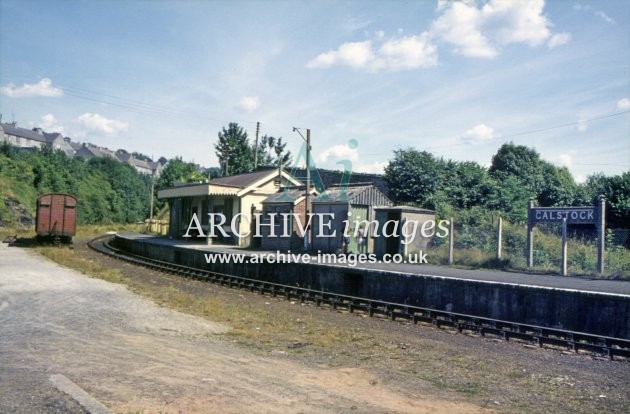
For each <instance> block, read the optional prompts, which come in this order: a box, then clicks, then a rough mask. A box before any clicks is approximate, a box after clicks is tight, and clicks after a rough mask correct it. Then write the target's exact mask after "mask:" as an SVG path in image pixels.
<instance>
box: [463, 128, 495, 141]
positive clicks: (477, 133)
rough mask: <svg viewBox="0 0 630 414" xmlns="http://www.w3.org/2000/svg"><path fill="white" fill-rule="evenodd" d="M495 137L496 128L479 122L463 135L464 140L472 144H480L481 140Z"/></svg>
mask: <svg viewBox="0 0 630 414" xmlns="http://www.w3.org/2000/svg"><path fill="white" fill-rule="evenodd" d="M493 138H494V129H493V128H490V127H489V126H487V125H486V124H479V125H477V126H475V127H473V128H471V129H469V130H468V131H466V133H465V134H464V136H462V141H464V142H467V143H470V144H478V143H480V142H484V141H489V140H491V139H493Z"/></svg>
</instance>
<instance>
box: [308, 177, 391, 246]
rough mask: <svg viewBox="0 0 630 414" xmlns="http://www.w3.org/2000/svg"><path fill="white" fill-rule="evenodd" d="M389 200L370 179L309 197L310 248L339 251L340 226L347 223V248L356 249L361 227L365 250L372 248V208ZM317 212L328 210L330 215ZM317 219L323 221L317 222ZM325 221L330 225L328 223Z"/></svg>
mask: <svg viewBox="0 0 630 414" xmlns="http://www.w3.org/2000/svg"><path fill="white" fill-rule="evenodd" d="M392 204H393V203H392V202H391V200H390V199H389V198H387V196H386V195H385V194H383V192H381V191H380V190H379V189H378V188H377V187H376V186H375V185H374V184H372V183H358V184H351V185H346V186H334V187H330V188H328V189H327V190H326V191H325V192H324V193H322V194H321V195H319V196H318V197H316V198H315V199H313V213H314V214H315V215H314V216H313V222H312V243H311V246H312V248H313V250H316V251H321V252H323V253H335V252H337V251H339V249H340V248H341V246H342V237H343V233H344V229H345V227H346V226H348V234H349V236H350V244H349V247H348V252H350V253H359V246H358V239H359V232H361V231H364V232H365V234H366V238H367V240H366V246H367V252H371V251H373V249H374V245H373V240H372V237H371V232H372V229H373V227H374V226H375V224H376V223H375V221H374V219H375V216H374V208H375V207H377V206H391V205H392ZM321 214H332V216H330V220H329V219H328V216H321ZM320 220H322V221H323V222H322V223H320ZM329 222H330V226H328V223H329ZM320 227H321V229H320ZM320 230H322V231H321V232H320ZM320 233H321V234H320Z"/></svg>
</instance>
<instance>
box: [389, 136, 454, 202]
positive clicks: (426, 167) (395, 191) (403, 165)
mask: <svg viewBox="0 0 630 414" xmlns="http://www.w3.org/2000/svg"><path fill="white" fill-rule="evenodd" d="M441 164H442V165H441ZM443 164H444V161H443V160H441V159H440V160H438V159H436V158H435V157H434V156H433V155H432V154H430V153H428V152H426V151H422V152H420V151H417V150H415V149H413V148H408V149H406V150H396V151H394V159H393V160H391V161H390V162H389V164H388V165H387V167H385V181H387V184H388V186H389V194H390V196H391V198H392V199H393V200H394V201H395V202H396V203H414V204H417V205H419V206H422V207H426V208H432V209H434V208H435V207H436V205H437V202H438V197H437V191H438V189H439V188H440V185H441V184H442V172H443V168H444V165H443ZM440 167H442V168H440Z"/></svg>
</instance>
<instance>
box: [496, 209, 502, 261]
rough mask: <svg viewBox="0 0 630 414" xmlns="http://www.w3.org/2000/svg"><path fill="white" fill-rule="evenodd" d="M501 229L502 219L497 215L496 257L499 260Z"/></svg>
mask: <svg viewBox="0 0 630 414" xmlns="http://www.w3.org/2000/svg"><path fill="white" fill-rule="evenodd" d="M502 231H503V219H502V218H501V217H499V225H498V226H497V259H499V260H501V232H502Z"/></svg>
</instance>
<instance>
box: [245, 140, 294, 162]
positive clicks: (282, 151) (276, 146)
mask: <svg viewBox="0 0 630 414" xmlns="http://www.w3.org/2000/svg"><path fill="white" fill-rule="evenodd" d="M286 146H287V144H286V142H282V138H275V137H272V136H269V135H263V137H262V138H261V140H260V142H259V143H258V148H257V149H254V151H258V166H259V167H260V166H274V167H277V166H279V165H280V164H282V165H284V166H288V165H290V164H291V160H292V157H291V151H288V150H286Z"/></svg>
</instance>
